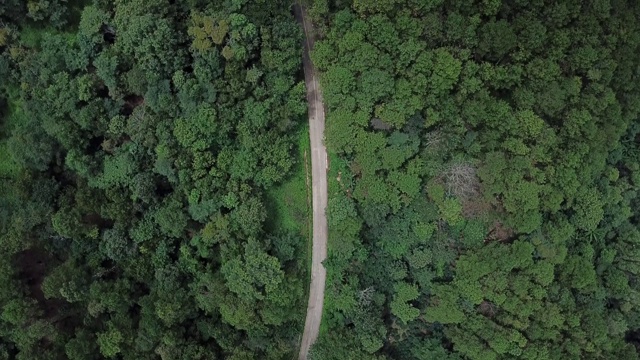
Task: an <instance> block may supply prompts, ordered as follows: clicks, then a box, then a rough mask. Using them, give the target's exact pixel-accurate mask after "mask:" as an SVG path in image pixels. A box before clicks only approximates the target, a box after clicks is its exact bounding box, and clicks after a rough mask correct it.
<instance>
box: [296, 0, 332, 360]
mask: <svg viewBox="0 0 640 360" xmlns="http://www.w3.org/2000/svg"><path fill="white" fill-rule="evenodd" d="M294 10H295V15H296V19H297V20H298V22H299V23H300V24H301V25H302V27H303V29H304V33H305V41H304V55H303V59H302V61H303V66H304V81H305V83H306V86H307V102H308V103H309V136H310V137H311V168H312V178H311V180H312V181H311V182H312V184H313V250H312V251H313V255H312V260H311V285H310V289H309V305H308V306H307V319H306V321H305V324H304V333H303V334H302V343H301V344H300V356H299V360H306V359H307V353H308V352H309V348H310V347H311V345H312V344H313V343H314V342H315V341H316V339H317V338H318V332H319V331H320V321H321V320H322V305H323V302H324V283H325V279H326V277H327V272H326V270H325V268H324V266H323V265H322V262H323V261H324V259H326V257H327V216H326V214H325V209H326V208H327V164H328V162H327V150H326V149H325V147H324V143H323V138H324V104H323V102H322V92H321V91H320V86H319V84H318V77H317V76H316V73H315V69H314V68H313V64H312V63H311V58H310V57H309V51H310V50H311V49H313V44H314V38H313V30H312V27H311V24H310V23H309V21H308V20H307V19H306V13H305V10H304V8H302V7H300V6H298V5H296V6H295V9H294Z"/></svg>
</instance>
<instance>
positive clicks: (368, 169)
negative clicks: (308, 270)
mask: <svg viewBox="0 0 640 360" xmlns="http://www.w3.org/2000/svg"><path fill="white" fill-rule="evenodd" d="M310 11H311V13H312V14H313V15H314V18H315V19H314V20H315V22H316V23H317V24H318V27H319V32H320V33H321V36H322V37H323V39H322V41H320V42H318V43H317V44H316V48H315V50H314V53H313V59H314V63H315V65H316V66H317V67H318V69H319V71H320V72H321V73H322V76H321V78H322V88H323V92H324V97H325V101H326V106H327V111H328V113H327V129H326V139H327V140H326V142H327V147H328V149H329V150H330V151H331V152H333V154H334V155H333V160H332V167H333V169H332V174H331V175H330V177H329V181H331V182H333V184H332V185H330V194H329V196H330V199H329V208H328V217H329V228H330V239H329V258H328V260H327V267H328V270H327V271H328V274H329V279H328V284H327V290H326V296H325V304H326V309H325V316H324V318H323V321H325V326H326V327H328V328H329V330H328V331H326V332H325V333H324V334H323V335H321V338H320V340H319V342H318V344H317V345H316V347H315V349H314V354H313V359H336V360H337V359H387V358H388V359H403V360H406V359H411V360H427V359H531V360H533V359H536V360H538V359H635V358H637V357H638V355H637V351H636V348H635V347H637V346H638V345H639V340H640V338H639V337H638V329H639V328H640V317H639V316H638V314H639V308H638V306H639V305H640V302H639V299H640V297H639V296H638V295H639V293H638V290H640V282H639V281H638V280H639V279H638V275H639V274H640V268H639V267H638V255H640V254H639V253H638V250H637V249H638V245H640V236H639V235H640V232H639V231H638V219H639V218H638V214H637V213H636V211H635V209H637V207H638V204H639V200H640V198H639V197H638V196H639V194H638V187H639V185H640V173H639V172H638V171H639V166H638V162H639V161H640V158H639V155H640V153H639V152H638V143H639V134H638V132H639V131H640V126H639V122H638V112H639V110H640V97H639V96H640V94H639V88H638V83H639V82H638V80H639V75H640V67H639V66H640V61H639V60H640V51H639V50H640V49H639V45H640V27H639V25H640V23H639V20H638V19H640V6H639V5H638V3H637V2H636V1H624V0H611V1H608V0H602V1H600V0H594V1H581V0H569V1H543V0H536V1H518V0H513V1H500V0H497V1H471V0H453V1H442V0H432V1H421V0H353V1H352V2H351V1H339V0H335V1H331V0H316V1H315V2H314V4H313V6H312V7H311V9H310Z"/></svg>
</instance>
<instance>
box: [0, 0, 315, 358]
mask: <svg viewBox="0 0 640 360" xmlns="http://www.w3.org/2000/svg"><path fill="white" fill-rule="evenodd" d="M290 5H291V4H290V3H289V2H287V1H273V0H269V1H258V2H256V1H246V0H234V1H227V2H212V1H169V0H154V1H148V0H116V1H111V0H109V1H107V0H96V1H93V2H91V1H66V0H34V1H28V2H26V1H22V0H13V1H3V2H2V3H1V5H0V19H1V20H2V21H1V24H2V27H1V28H0V46H1V47H0V49H1V56H0V72H1V73H2V79H3V81H2V94H3V95H2V113H1V115H2V130H3V131H2V134H3V135H2V140H1V142H0V151H1V153H2V159H1V163H0V177H1V179H2V180H1V181H2V195H1V198H0V201H1V202H2V205H1V212H0V230H1V235H0V236H1V237H0V256H1V257H2V258H3V259H5V260H4V261H2V263H1V264H0V309H1V310H0V359H30V360H35V359H76V360H80V359H109V358H112V359H132V360H134V359H135V360H140V359H234V360H246V359H290V358H291V356H292V354H294V353H295V352H296V351H297V346H298V345H297V343H298V341H299V337H300V333H301V329H302V325H303V322H304V309H305V304H306V297H305V296H306V295H305V294H306V293H305V291H306V290H305V289H306V287H307V279H306V276H307V275H306V274H307V270H306V252H307V250H306V244H307V240H306V239H307V237H308V229H307V226H306V218H307V215H306V211H307V208H306V193H305V192H306V190H305V187H304V180H303V182H302V189H300V188H299V181H298V177H299V174H298V173H299V169H300V168H302V169H304V164H303V161H304V160H303V158H301V157H300V156H299V154H300V149H301V146H304V144H305V143H304V141H302V142H301V141H300V140H299V138H300V135H299V134H300V133H301V132H302V133H303V134H305V133H304V131H305V126H306V121H307V117H306V103H305V101H304V94H305V89H304V82H302V81H301V78H302V72H301V59H302V51H301V46H300V44H301V41H302V35H301V33H302V32H301V30H300V29H299V27H298V25H297V24H296V22H295V20H294V18H293V16H292V14H291V11H290ZM300 144H302V145H300ZM302 176H303V177H302V179H303V178H304V170H303V175H302ZM294 190H295V191H294ZM300 191H302V193H301V194H302V197H300V198H298V197H295V196H292V195H287V197H289V198H287V199H285V198H281V196H280V194H287V193H289V194H292V193H293V194H294V195H296V194H298V193H299V192H300ZM273 198H277V201H275V202H274V201H272V200H270V199H273ZM300 199H302V203H300V202H299V200H300ZM283 209H284V210H286V211H284V210H283Z"/></svg>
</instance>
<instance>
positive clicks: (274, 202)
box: [266, 125, 312, 240]
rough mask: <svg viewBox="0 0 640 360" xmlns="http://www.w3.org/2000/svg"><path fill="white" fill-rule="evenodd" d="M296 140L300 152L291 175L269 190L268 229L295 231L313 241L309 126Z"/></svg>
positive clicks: (303, 128) (298, 134) (267, 204)
mask: <svg viewBox="0 0 640 360" xmlns="http://www.w3.org/2000/svg"><path fill="white" fill-rule="evenodd" d="M296 139H297V144H296V145H297V146H296V147H297V149H298V152H297V154H296V156H295V161H296V163H295V165H294V167H293V169H292V171H291V175H290V176H289V177H288V178H287V179H286V180H285V181H284V182H283V183H281V184H279V185H278V186H275V187H272V188H271V189H269V190H268V191H267V193H266V207H267V212H268V214H269V216H268V218H267V224H266V225H267V230H270V231H271V232H279V231H292V232H296V233H298V234H300V235H302V236H303V237H304V238H305V239H307V240H309V239H311V230H312V229H311V227H310V225H311V207H310V204H309V201H310V200H311V198H310V197H309V196H310V194H308V191H310V189H307V171H309V181H311V173H310V171H311V165H310V163H309V161H310V156H311V154H310V150H309V148H310V144H309V132H308V126H306V125H305V126H303V127H302V128H301V129H300V130H299V131H298V133H297V134H296ZM305 161H306V162H307V163H306V165H305ZM309 185H310V184H309Z"/></svg>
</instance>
